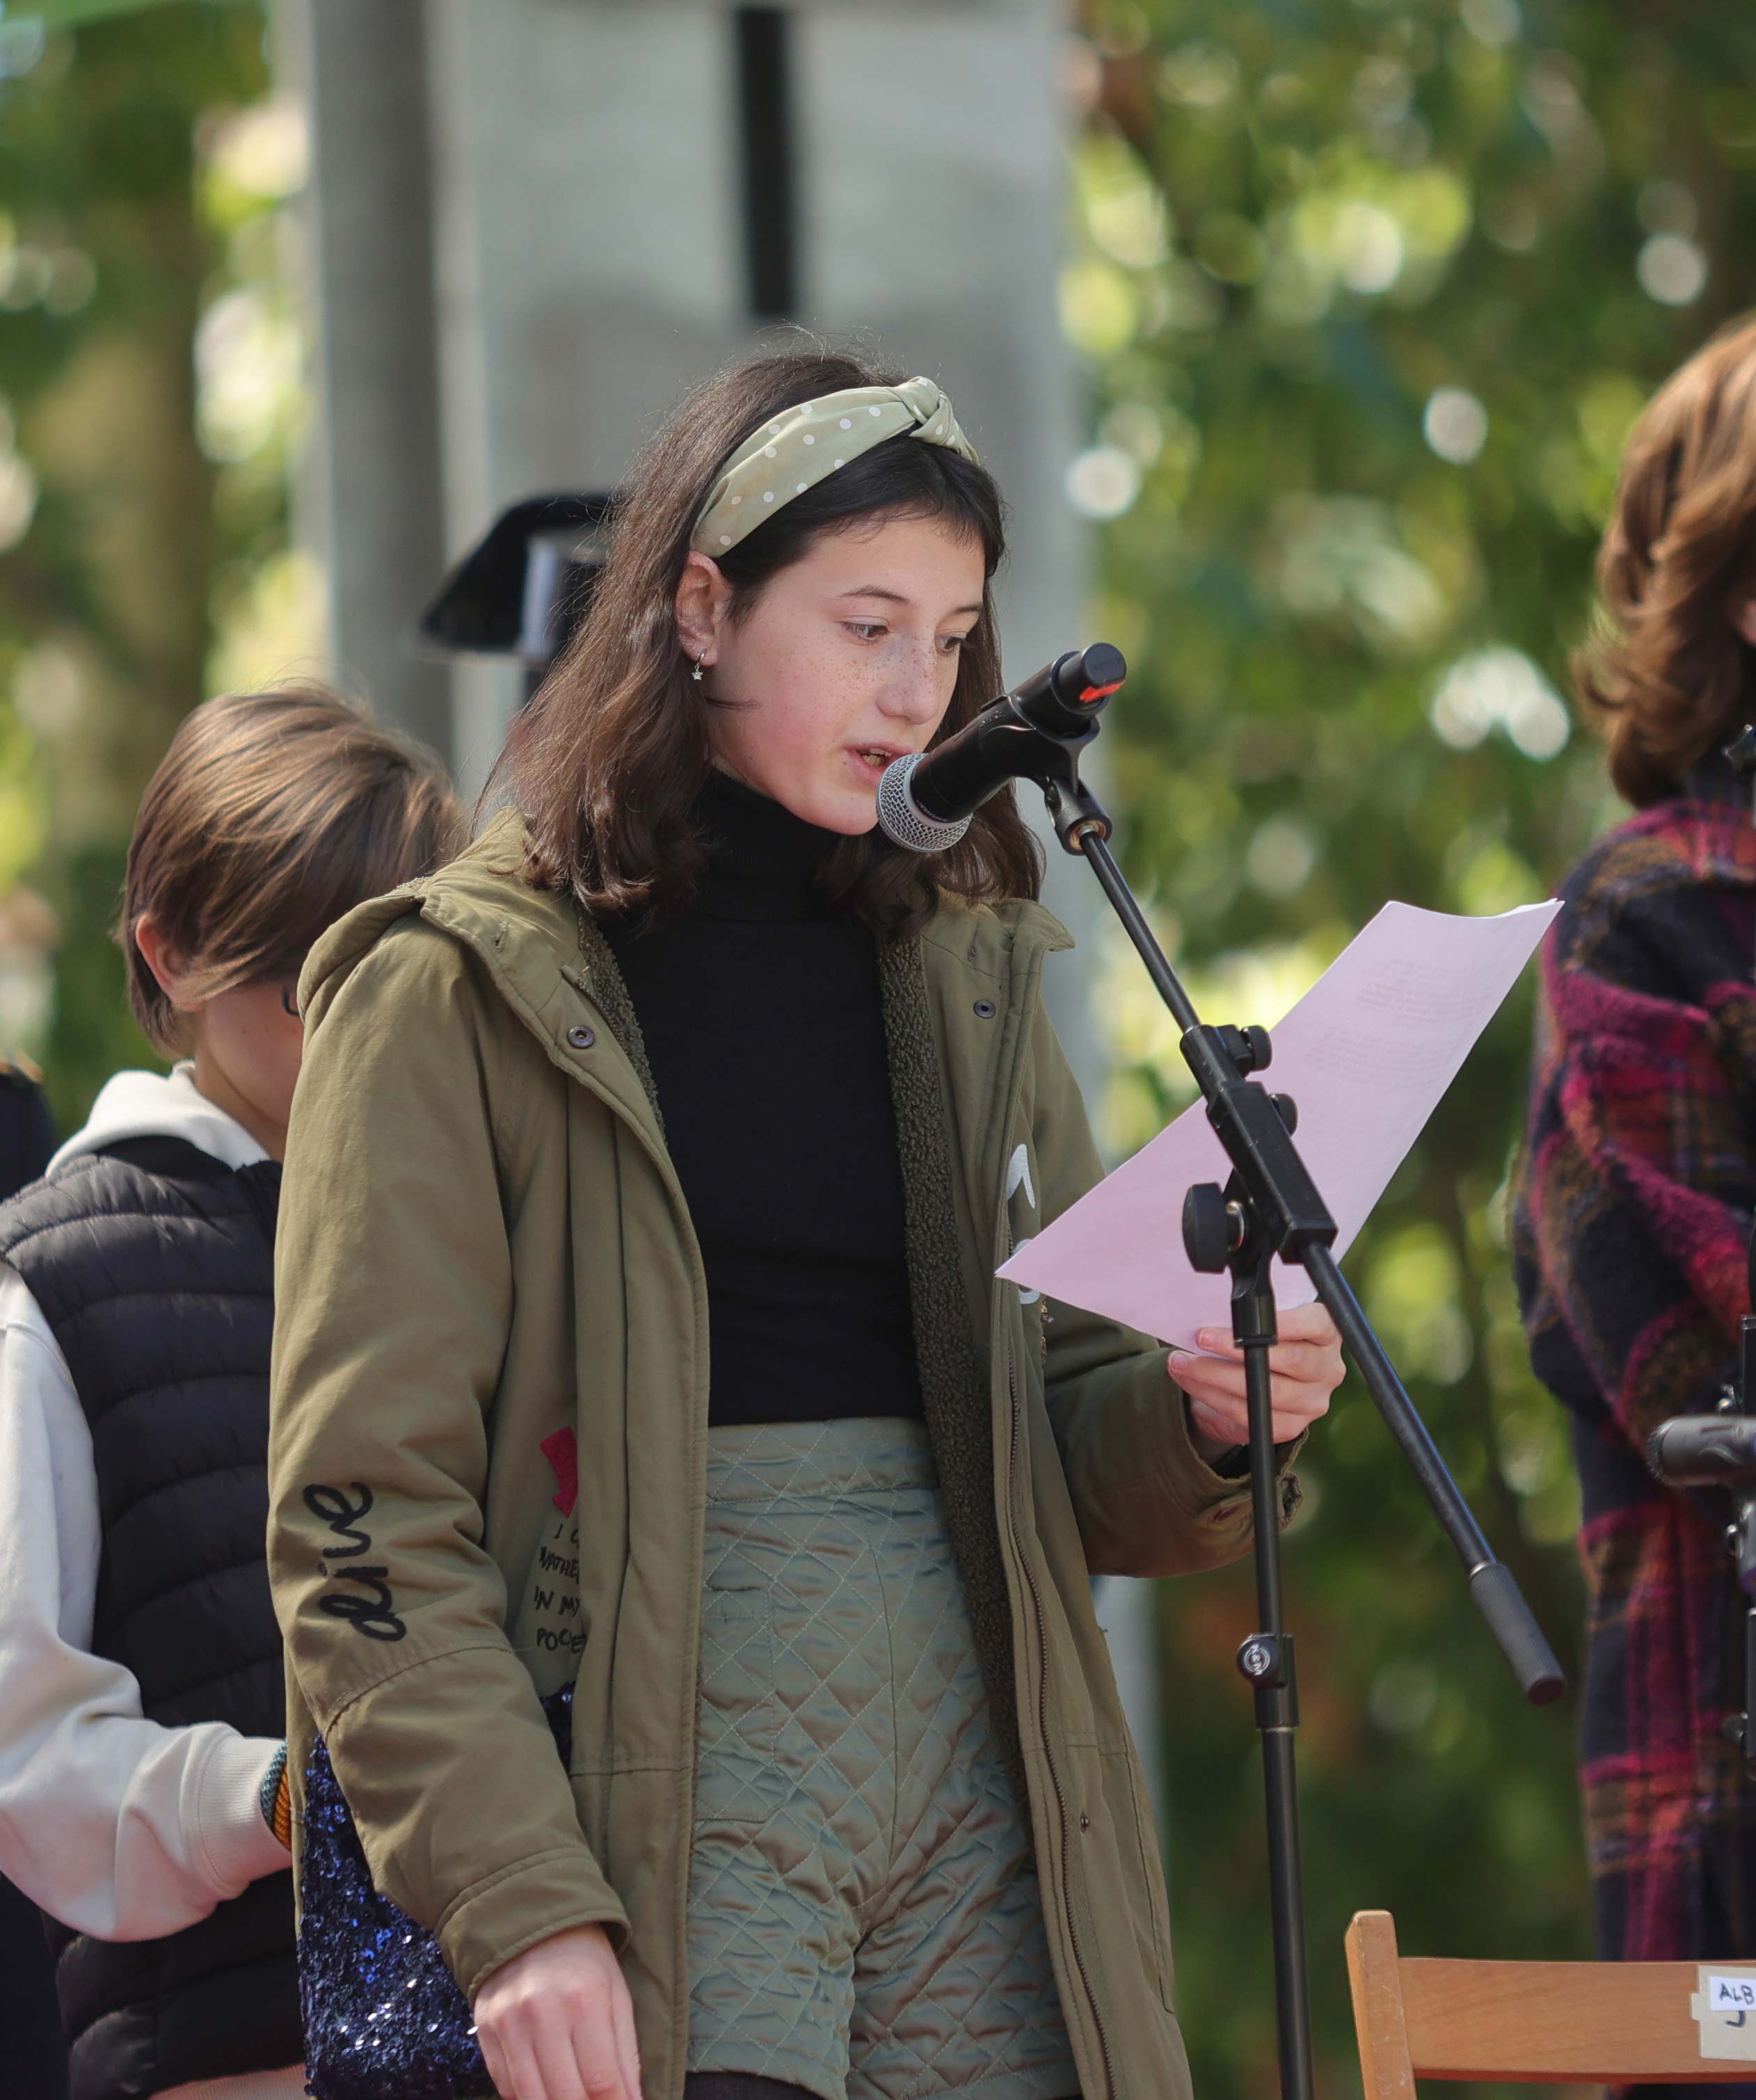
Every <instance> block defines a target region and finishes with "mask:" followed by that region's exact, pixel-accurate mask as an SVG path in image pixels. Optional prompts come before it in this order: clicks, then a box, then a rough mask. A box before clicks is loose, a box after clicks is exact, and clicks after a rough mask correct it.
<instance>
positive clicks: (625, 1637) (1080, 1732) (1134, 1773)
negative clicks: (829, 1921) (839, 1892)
mask: <svg viewBox="0 0 1756 2100" xmlns="http://www.w3.org/2000/svg"><path fill="white" fill-rule="evenodd" d="M521 859H522V839H521V836H520V834H519V832H518V826H517V823H516V821H515V819H513V818H503V819H501V821H500V822H499V823H497V824H496V826H495V827H493V828H492V830H491V831H490V832H488V834H487V835H486V836H484V838H483V840H480V841H479V842H478V844H477V845H475V846H474V847H473V848H472V849H470V851H469V852H468V853H467V854H465V855H464V856H463V858H461V860H459V861H457V862H454V863H453V864H452V866H451V867H448V868H447V869H445V870H444V871H443V872H441V873H440V874H439V875H437V876H434V877H431V878H430V879H429V880H426V881H423V882H420V883H416V884H412V885H408V887H406V888H405V889H401V890H399V891H397V892H395V893H393V894H392V895H390V896H389V897H387V898H382V899H380V900H378V901H377V902H373V903H370V904H367V905H364V906H362V907H360V909H359V910H357V911H354V912H352V913H351V914H350V915H348V917H346V919H344V920H342V921H341V922H340V923H339V924H338V925H337V926H336V927H334V928H333V929H331V931H330V932H329V933H328V934H326V935H325V937H324V939H323V940H322V941H321V942H320V943H319V945H318V947H317V948H316V950H315V951H314V953H313V955H312V956H311V960H310V961H309V963H308V964H307V968H306V972H305V975H304V978H303V981H302V986H301V999H302V1004H303V1007H304V1009H305V1012H306V1029H307V1039H306V1048H305V1057H304V1066H303V1070H302V1074H301V1076H300V1079H299V1083H298V1095H297V1098H296V1100H295V1102H294V1105H293V1118H292V1126H291V1132H290V1137H289V1147H288V1152H287V1161H286V1172H285V1185H284V1194H283V1198H282V1207H281V1213H280V1229H279V1234H278V1251H277V1258H276V1297H277V1316H276V1336H275V1361H274V1376H273V1423H272V1430H271V1448H270V1454H269V1476H270V1478H269V1488H270V1517H269V1560H270V1567H271V1575H272V1578H273V1583H274V1591H275V1599H276V1608H277V1611H278V1612H279V1614H280V1623H281V1626H282V1628H283V1630H284V1631H285V1636H286V1643H287V1655H288V1669H289V1739H290V1742H291V1747H292V1757H291V1760H290V1762H291V1766H292V1769H293V1771H294V1772H295V1774H296V1773H298V1772H300V1771H302V1769H303V1767H304V1764H305V1762H306V1758H307V1754H308V1751H309V1748H310V1745H311V1736H312V1732H313V1731H314V1730H320V1731H321V1732H322V1734H323V1735H324V1737H325V1739H326V1740H327V1742H328V1745H329V1754H330V1756H331V1758H332V1759H333V1763H334V1767H335V1770H336V1772H337V1775H338V1777H339V1779H340V1780H341V1783H342V1787H343V1789H344V1790H345V1792H346V1796H347V1799H348V1802H349V1804H350V1806H351V1809H352V1811H353V1813H354V1816H355V1822H356V1824H357V1825H358V1828H359V1830H360V1837H361V1840H362V1842H363V1843H364V1847H365V1851H366V1855H367V1858H368V1861H369V1862H370V1864H371V1867H372V1870H373V1876H374V1877H375V1878H376V1880H377V1883H378V1886H380V1887H381V1888H382V1890H384V1891H385V1892H386V1894H387V1895H390V1897H392V1898H393V1899H395V1902H396V1903H398V1904H400V1905H401V1907H402V1908H404V1910H405V1911H407V1912H408V1914H409V1915H410V1916H411V1917H413V1918H415V1919H416V1920H417V1921H419V1922H420V1923H421V1924H423V1925H425V1926H429V1927H430V1928H432V1929H433V1930H435V1931H436V1932H437V1934H438V1935H439V1940H440V1943H441V1944H442V1946H443V1949H444V1952H445V1954H446V1956H447V1957H448V1960H449V1961H450V1963H451V1965H452V1970H453V1971H454V1972H455V1974H457V1979H458V1980H459V1982H460V1983H461V1984H462V1986H463V1988H465V1991H466V1992H469V1993H470V1995H471V1996H474V1994H475V1993H476V1992H478V1991H479V1989H480V1988H481V1986H482V1984H483V1982H484V1981H485V1980H486V1979H488V1977H489V1976H490V1975H491V1974H492V1973H493V1972H494V1970H496V1969H498V1968H499V1967H500V1966H501V1965H502V1964H503V1963H505V1962H506V1961H510V1960H511V1959H512V1958H513V1957H514V1956H516V1955H518V1954H519V1953H521V1952H523V1951H524V1950H525V1949H526V1948H529V1947H532V1946H534V1945H535V1944H536V1943H537V1942H539V1941H540V1940H543V1939H547V1938H549V1936H550V1935H553V1934H554V1933H557V1932H560V1931H563V1930H566V1929H567V1928H568V1927H570V1926H578V1925H582V1924H585V1923H589V1922H597V1923H600V1924H602V1925H603V1926H605V1927H607V1929H608V1930H609V1931H610V1932H611V1935H612V1937H613V1939H615V1943H616V1944H617V1946H618V1947H619V1948H620V1952H621V1956H622V1961H623V1965H624V1973H625V1974H626V1975H627V1978H628V1981H629V1987H630V1989H631V1991H632V1992H633V2003H634V2010H635V2017H636V2020H637V2023H638V2032H639V2040H640V2049H641V2056H642V2065H643V2083H644V2088H645V2093H646V2100H679V2096H680V2095H681V2093H682V2083H683V2075H684V2069H685V2049H686V2027H687V2019H688V2010H689V1988H688V1977H687V1973H686V1959H685V1923H686V1921H685V1896H686V1887H687V1880H688V1861H689V1845H690V1820H691V1802H692V1793H693V1787H694V1778H695V1710H696V1696H697V1683H696V1679H697V1670H698V1661H699V1608H700V1595H701V1586H702V1557H703V1534H704V1509H705V1447H706V1439H707V1434H708V1307H707V1291H706V1285H705V1282H704V1275H703V1270H702V1263H701V1256H700V1252H699V1248H698V1246H697V1244H696V1242H695V1235H694V1233H693V1231H692V1229H691V1227H690V1220H689V1214H688V1211H687V1209H686V1206H685V1203H684V1200H683V1196H682V1190H681V1189H680V1188H679V1186H678V1184H677V1176H676V1174H675V1172H674V1171H673V1167H672V1165H671V1162H670V1160H669V1158H668V1156H667V1154H666V1151H665V1145H664V1132H663V1126H662V1123H661V1120H660V1116H659V1114H658V1113H657V1110H656V1109H655V1103H654V1101H653V1098H652V1090H651V1084H650V1078H649V1074H647V1072H646V1064H645V1058H644V1055H643V1052H642V1048H641V1044H640V1038H639V1030H638V1025H637V1024H636V1021H635V1018H634V1015H633V1010H632V1008H631V1007H630V1005H629V1000H628V998H627V995H626V992H625V990H624V988H623V986H622V983H621V980H620V975H619V974H618V973H617V972H616V969H615V964H614V962H613V960H612V959H611V955H610V951H609V949H608V947H607V945H606V944H605V942H603V940H602V936H601V934H600V933H598V929H596V927H595V926H593V924H591V923H590V922H589V920H586V919H585V918H584V917H583V916H582V915H580V913H579V912H578V911H577V910H576V907H575V905H574V903H573V902H572V901H571V899H570V898H567V897H561V896H556V895H554V894H549V893H542V892H539V891H536V890H534V889H532V888H531V887H529V886H528V885H527V884H526V883H525V882H524V881H523V880H522V879H521V877H520V875H519V873H518V868H519V864H520V862H521ZM1068 945H1069V943H1068V942H1067V937H1066V934H1065V933H1063V932H1062V931H1061V928H1060V927H1059V926H1058V925H1057V924H1056V922H1055V920H1053V919H1052V918H1051V917H1050V916H1049V915H1048V913H1047V912H1046V911H1043V909H1042V908H1041V907H1039V906H1037V905H1035V904H1031V903H1015V904H1010V905H1007V906H1004V907H999V908H998V909H973V908H968V907H947V908H945V909H943V910H942V911H940V912H939V913H938V915H937V916H936V917H935V918H934V919H933V921H932V922H931V924H929V926H928V928H927V929H926V931H925V932H924V933H923V934H922V935H921V936H920V938H918V939H916V940H914V941H910V942H900V943H893V944H892V945H890V946H888V947H886V948H885V949H884V950H883V951H881V960H880V969H881V974H882V980H883V989H884V1003H885V1027H886V1033H887V1038H888V1044H889V1061H890V1067H891V1075H892V1089H893V1096H894V1098H895V1102H896V1110H897V1122H898V1145H899V1149H900V1151H901V1155H902V1167H903V1178H904V1189H905V1215H906V1221H907V1242H908V1246H907V1253H908V1265H909V1276H910V1291H911V1305H912V1309H913V1317H914V1324H915V1328H916V1345H917V1357H918V1360H919V1363H920V1374H921V1387H922V1396H923V1401H924V1406H925V1410H926V1414H927V1422H928V1427H929V1432H930V1433H931V1436H932V1439H933V1445H934V1449H935V1453H936V1455H937V1458H938V1467H939V1471H940V1477H941V1481H942V1488H943V1492H944V1496H945V1502H946V1515H947V1520H948V1522H949V1524H950V1525H951V1532H952V1537H953V1540H954V1543H955V1548H956V1552H957V1558H958V1563H959V1567H960V1573H961V1575H962V1579H963V1582H964V1590H965V1592H966V1594H967V1595H968V1601H969V1606H970V1612H971V1617H972V1621H973V1625H974V1627H975V1630H976V1636H977V1645H978V1647H979V1648H980V1650H981V1660H982V1668H983V1674H984V1677H985V1679H986V1683H987V1685H988V1688H989V1692H990V1696H991V1701H992V1704H993V1706H994V1710H995V1724H996V1728H997V1731H998V1732H999V1737H1000V1740H1001V1742H1002V1745H1003V1749H1004V1752H1005V1754H1006V1756H1007V1758H1008V1763H1009V1765H1010V1767H1011V1769H1012V1771H1013V1776H1014V1780H1015V1783H1016V1784H1017V1785H1018V1786H1019V1787H1020V1789H1021V1793H1022V1794H1023V1796H1024V1798H1025V1799H1026V1801H1027V1803H1028V1811H1029V1817H1030V1829H1031V1832H1032V1835H1033V1838H1034V1841H1035V1850H1036V1855H1037V1860H1038V1863H1039V1870H1040V1875H1041V1882H1042V1890H1043V1904H1044V1909H1045V1913H1046V1917H1047V1922H1048V1940H1049V1946H1050V1948H1051V1950H1052V1955H1053V1959H1054V1964H1055V1974H1056V1979H1057V1983H1058V1985H1059V1988H1060V1992H1061V2001H1062V2003H1063V2005H1064V2007H1065V2009H1066V2018H1067V2024H1068V2028H1069V2031H1070V2035H1071V2037H1072V2041H1073V2046H1074V2052H1075V2054H1076V2058H1077V2060H1078V2063H1079V2076H1080V2082H1081V2085H1082V2088H1083V2093H1084V2094H1085V2096H1086V2100H1180V2096H1184V2095H1186V2093H1187V2091H1188V2070H1187V2066H1186V2063H1185V2055H1184V2050H1183V2045H1182V2040H1181V2038H1180V2033H1179V2030H1178V2027H1177V2023H1176V2016H1175V2014H1174V2012H1173V2010H1172V2007H1171V1948H1170V1938H1169V1926H1168V1921H1167V1911H1166V1904H1165V1890H1164V1886H1163V1878H1162V1876H1161V1874H1160V1871H1159V1865H1158V1846H1157V1845H1156V1842H1155V1841H1154V1833H1153V1829H1152V1824H1151V1820H1150V1816H1149V1810H1148V1807H1147V1796H1146V1790H1145V1785H1144V1783H1143V1780H1142V1778H1141V1771H1140V1769H1139V1767H1138V1764H1137V1762H1136V1758H1135V1754H1134V1750H1133V1747H1132V1744H1131V1742H1130V1740H1129V1737H1128V1732H1127V1725H1126V1723H1125V1722H1124V1719H1123V1712H1122V1708H1121V1705H1120V1702H1119V1701H1118V1696H1117V1692H1116V1687H1115V1683H1114V1679H1113V1677H1112V1674H1111V1671H1110V1659H1109V1656H1108V1654H1107V1652H1106V1650H1105V1643H1104V1638H1103V1635H1102V1634H1101V1631H1100V1630H1099V1628H1098V1626H1097V1623H1096V1619H1095V1618H1094V1617H1093V1614H1092V1595H1091V1587H1090V1578H1091V1577H1092V1575H1094V1574H1105V1573H1118V1574H1127V1575H1174V1574H1183V1573H1190V1572H1193V1571H1194V1570H1198V1569H1200V1568H1210V1567H1213V1566H1216V1565H1217V1564H1220V1563H1222V1562H1225V1561H1229V1560H1233V1559H1234V1558H1235V1557H1236V1556H1237V1555H1239V1554H1240V1553H1242V1551H1244V1550H1245V1549H1246V1546H1247V1545H1248V1542H1249V1537H1250V1511H1249V1504H1248V1498H1247V1493H1246V1489H1245V1487H1244V1485H1243V1484H1242V1482H1241V1481H1239V1480H1234V1479H1230V1478H1226V1477H1223V1476H1220V1474H1218V1473H1216V1471H1213V1470H1212V1469H1211V1467H1208V1466H1207V1464H1205V1463H1204V1462H1202V1458H1200V1456H1199V1455H1198V1453H1197V1451H1196V1449H1194V1446H1193V1444H1192V1442H1191V1440H1190V1436H1189V1425H1188V1417H1187V1412H1186V1410H1185V1405H1184V1402H1183V1400H1182V1396H1181V1395H1180V1392H1178V1390H1177V1388H1176V1387H1175V1386H1174V1385H1173V1384H1172V1383H1171V1381H1170V1379H1168V1377H1167V1373H1166V1370H1165V1363H1164V1356H1163V1351H1161V1350H1160V1349H1158V1348H1155V1347H1154V1346H1153V1345H1152V1344H1151V1343H1149V1341H1148V1340H1147V1339H1145V1337H1144V1336H1142V1335H1138V1334H1135V1333H1132V1332H1129V1331H1127V1330H1123V1329H1121V1328H1118V1327H1117V1326H1114V1325H1113V1324H1112V1323H1110V1322H1109V1321H1104V1320H1100V1319H1097V1318H1095V1317H1092V1316H1090V1315H1088V1314H1085V1313H1083V1312H1078V1311H1076V1310H1074V1309H1073V1308H1068V1307H1061V1306H1055V1307H1052V1308H1050V1307H1047V1306H1045V1305H1044V1304H1043V1302H1042V1301H1040V1300H1037V1299H1030V1300H1029V1301H1028V1302H1027V1301H1026V1299H1025V1298H1024V1297H1023V1296H1022V1295H1021V1293H1020V1292H1019V1290H1017V1288H1016V1287H1015V1286H1013V1285H1010V1284H1003V1283H1000V1282H996V1280H995V1276H994V1270H995V1266H996V1265H997V1264H999V1262H1001V1261H1003V1260H1005V1258H1006V1257H1007V1255H1008V1254H1009V1253H1010V1251H1012V1249H1013V1246H1015V1244H1016V1243H1017V1241H1018V1240H1019V1239H1021V1238H1022V1237H1025V1236H1026V1234H1027V1233H1030V1232H1032V1231H1035V1230H1036V1229H1039V1226H1040V1224H1042V1223H1043V1222H1045V1221H1046V1220H1049V1219H1051V1218H1052V1217H1054V1216H1056V1215H1057V1214H1058V1213H1059V1212H1060V1211H1063V1210H1065V1209H1066V1207H1067V1206H1068V1205H1069V1204H1070V1202H1073V1201H1074V1199H1075V1198H1077V1197H1079V1196H1080V1195H1082V1194H1083V1193H1084V1192H1085V1190H1086V1189H1088V1188H1089V1187H1090V1186H1091V1185H1092V1183H1093V1182H1094V1181H1095V1180H1096V1179H1097V1177H1098V1174H1099V1171H1100V1169H1099V1165H1098V1161H1097V1158H1096V1154H1095V1152H1094V1149H1093V1147H1092V1140H1091V1138H1090V1136H1089V1133H1088V1128H1087V1124H1086V1118H1085V1115H1084V1112H1083V1106H1082V1105H1081V1102H1080V1100H1079V1093H1078V1090H1077V1088H1076V1087H1075V1086H1074V1080H1073V1077H1072V1074H1071V1073H1070V1070H1069V1069H1068V1066H1067V1065H1066V1060H1065V1058H1064V1057H1063V1056H1062V1053H1061V1049H1060V1047H1059V1045H1058V1044H1057V1042H1056V1040H1055V1038H1054V1035H1053V1033H1052V1030H1051V1029H1050V1027H1049V1025H1048V1020H1047V1017H1046V1016H1045V1014H1044V1012H1043V1005H1042V1001H1041V997H1040V980H1041V977H1042V971H1043V960H1044V958H1045V956H1046V955H1048V953H1049V951H1052V950H1053V949H1057V948H1061V947H1065V946H1068ZM738 1112H739V1105H738V1103H737V1102H736V1101H728V1102H727V1103H726V1114H729V1115H735V1114H737V1113H738ZM788 1141H789V1134H788V1132H786V1131H784V1130H777V1131H776V1132H774V1143H775V1144H776V1145H777V1146H779V1145H785V1144H787V1143H788ZM858 1200H859V1195H858V1190H857V1189H850V1190H849V1201H850V1202H858ZM835 1376H836V1365H834V1363H833V1362H826V1363H825V1364H824V1365H823V1379H824V1383H825V1387H826V1389H827V1387H830V1386H832V1383H833V1381H834V1379H835ZM570 1471H571V1472H572V1473H573V1474H574V1476H575V1478H574V1480H572V1481H568V1480H567V1474H568V1473H569V1472H570ZM569 1487H571V1488H573V1489H574V1490H575V1492H576V1500H573V1501H572V1504H571V1509H569V1508H568V1507H566V1505H567V1503H568V1502H569V1501H570V1499H571V1498H570V1495H569V1494H568V1493H567V1492H566V1491H565V1490H566V1489H567V1488H569ZM1282 1493H1283V1504H1284V1507H1285V1508H1286V1510H1288V1511H1290V1509H1291V1506H1292V1503H1293V1502H1294V1500H1295V1498H1296V1489H1295V1485H1294V1484H1293V1481H1292V1480H1291V1476H1287V1477H1286V1479H1285V1480H1284V1483H1283V1490H1282ZM361 1539H364V1541H365V1542H367V1543H366V1546H364V1547H362V1546H360V1543H359V1542H360V1540H361ZM569 1681H571V1682H572V1683H573V1684H574V1686H575V1687H576V1688H575V1700H574V1720H573V1753H572V1760H571V1770H570V1771H564V1770H563V1767H562V1765H561V1762H560V1761H559V1759H558V1758H557V1756H556V1754H555V1750H554V1744H553V1741H552V1740H551V1738H550V1736H549V1730H548V1727H547V1726H546V1725H545V1721H544V1718H543V1716H542V1714H541V1711H540V1707H539V1704H538V1701H539V1697H540V1696H542V1695H546V1694H547V1693H549V1692H552V1691H554V1690H556V1689H557V1688H558V1687H561V1686H563V1685H564V1684H566V1683H568V1682H569ZM296 1799H297V1796H296V1794H295V1801H296ZM297 1848H298V1841H297V1838H295V1859H296V1858H297Z"/></svg>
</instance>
